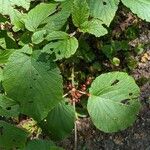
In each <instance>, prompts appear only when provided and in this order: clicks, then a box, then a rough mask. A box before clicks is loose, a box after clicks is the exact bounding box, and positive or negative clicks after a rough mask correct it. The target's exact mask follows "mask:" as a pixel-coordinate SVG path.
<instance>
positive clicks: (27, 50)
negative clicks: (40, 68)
mask: <svg viewBox="0 0 150 150" xmlns="http://www.w3.org/2000/svg"><path fill="white" fill-rule="evenodd" d="M18 52H22V53H24V54H27V55H31V54H32V52H33V50H32V47H31V46H30V45H28V44H26V45H24V47H22V48H21V49H19V50H18Z"/></svg>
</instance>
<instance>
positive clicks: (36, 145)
mask: <svg viewBox="0 0 150 150" xmlns="http://www.w3.org/2000/svg"><path fill="white" fill-rule="evenodd" d="M36 149H37V150H63V149H61V148H59V147H56V146H55V145H54V143H53V142H51V141H47V140H31V141H29V142H28V143H27V146H26V147H25V148H24V149H23V150H36Z"/></svg>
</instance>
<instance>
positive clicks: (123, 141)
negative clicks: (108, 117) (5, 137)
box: [59, 25, 150, 150]
mask: <svg viewBox="0 0 150 150" xmlns="http://www.w3.org/2000/svg"><path fill="white" fill-rule="evenodd" d="M149 27H150V26H149V25H147V26H145V27H144V31H142V32H141V33H140V36H139V37H138V38H136V39H135V40H132V41H131V42H130V44H132V45H134V44H136V43H142V44H143V43H144V44H145V43H150V28H149ZM145 30H146V32H145ZM134 59H135V60H137V61H138V64H137V67H136V68H135V69H133V70H132V71H131V72H130V74H131V75H132V76H133V77H134V78H135V80H136V82H137V83H138V85H139V86H140V89H141V96H140V101H141V104H142V107H141V111H140V113H139V115H138V117H137V118H138V119H137V120H136V122H135V123H134V125H133V126H132V127H129V128H128V129H126V130H124V131H121V132H118V133H112V134H106V133H103V132H101V131H99V130H97V129H96V128H95V127H94V125H93V124H92V122H91V120H90V119H89V118H80V119H78V120H77V136H78V141H77V142H78V144H77V145H78V150H150V45H149V44H148V46H146V47H145V48H144V51H143V52H142V53H141V54H140V55H137V56H135V57H134ZM59 145H61V146H62V147H63V148H64V149H65V150H72V149H73V148H74V133H72V135H71V136H70V137H69V138H67V139H65V140H63V141H61V142H60V144H59Z"/></svg>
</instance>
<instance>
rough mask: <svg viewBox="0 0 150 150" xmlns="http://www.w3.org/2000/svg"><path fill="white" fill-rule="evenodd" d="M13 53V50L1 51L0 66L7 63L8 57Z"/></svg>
mask: <svg viewBox="0 0 150 150" xmlns="http://www.w3.org/2000/svg"><path fill="white" fill-rule="evenodd" d="M13 52H14V50H1V51H0V64H5V63H7V61H8V58H9V56H10V55H11V54H12V53H13Z"/></svg>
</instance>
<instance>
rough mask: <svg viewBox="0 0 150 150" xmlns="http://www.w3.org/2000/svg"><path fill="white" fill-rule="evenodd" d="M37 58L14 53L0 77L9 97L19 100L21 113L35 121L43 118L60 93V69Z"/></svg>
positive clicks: (57, 100)
mask: <svg viewBox="0 0 150 150" xmlns="http://www.w3.org/2000/svg"><path fill="white" fill-rule="evenodd" d="M40 57H41V56H39V57H38V58H34V55H31V56H30V55H28V54H25V53H21V52H16V53H13V54H12V55H11V57H10V59H9V61H8V63H7V66H6V67H5V68H4V80H3V86H4V89H5V91H6V93H7V95H8V97H10V98H12V99H13V100H15V101H17V102H19V103H20V107H21V108H20V109H21V112H22V113H24V114H26V115H29V116H31V117H33V118H34V119H35V120H37V121H39V120H42V119H43V118H45V117H46V116H47V114H48V112H49V111H50V110H51V109H52V108H53V107H54V106H55V105H57V104H58V103H59V102H60V101H61V100H62V95H63V92H62V77H61V76H60V71H59V70H58V68H57V67H56V65H55V64H54V63H50V62H49V61H46V58H45V57H44V58H43V60H44V61H45V62H43V61H42V60H41V59H40ZM33 110H34V111H33Z"/></svg>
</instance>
